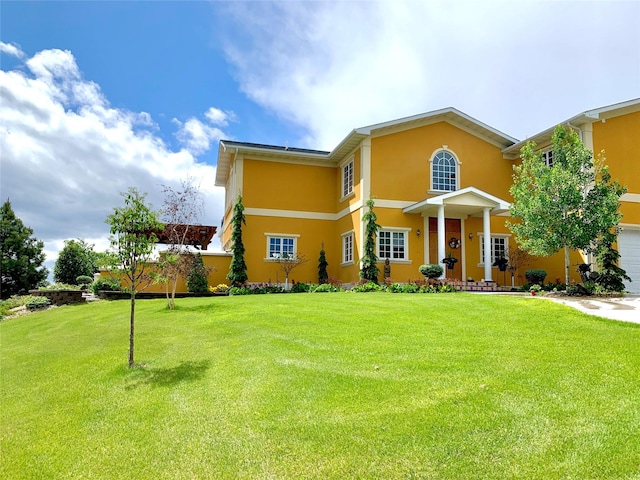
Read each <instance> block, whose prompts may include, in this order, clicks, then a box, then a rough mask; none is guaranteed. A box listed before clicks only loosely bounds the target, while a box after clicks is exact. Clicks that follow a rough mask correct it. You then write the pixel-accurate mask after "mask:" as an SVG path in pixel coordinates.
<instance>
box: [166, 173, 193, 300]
mask: <svg viewBox="0 0 640 480" xmlns="http://www.w3.org/2000/svg"><path fill="white" fill-rule="evenodd" d="M162 192H163V193H164V204H163V209H162V220H163V221H164V222H165V223H166V227H165V230H164V233H165V234H167V237H168V243H167V250H166V251H165V252H163V253H162V255H161V256H160V259H159V262H158V266H159V268H160V271H161V272H162V274H161V277H162V281H163V282H164V283H165V291H166V294H167V307H168V308H169V309H170V310H173V309H174V307H175V297H176V288H177V286H178V280H179V279H180V278H184V277H186V276H187V275H189V271H190V269H191V266H192V261H193V259H192V258H191V256H190V255H188V253H189V247H188V245H185V243H186V240H187V238H188V234H189V229H192V228H196V227H195V224H196V222H198V220H199V218H200V216H201V215H202V212H203V210H204V200H203V196H202V193H201V192H200V189H199V188H198V187H197V186H196V185H195V184H194V179H193V178H187V179H186V180H183V181H182V184H181V188H180V189H179V190H174V189H173V188H171V187H168V186H166V185H163V189H162Z"/></svg>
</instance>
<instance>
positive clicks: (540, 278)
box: [524, 268, 547, 285]
mask: <svg viewBox="0 0 640 480" xmlns="http://www.w3.org/2000/svg"><path fill="white" fill-rule="evenodd" d="M524 276H525V278H526V279H527V281H528V282H529V283H537V284H538V285H542V283H543V282H544V279H545V278H546V277H547V271H546V270H542V269H536V268H532V269H530V270H527V271H525V272H524Z"/></svg>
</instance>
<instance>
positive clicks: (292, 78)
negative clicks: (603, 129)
mask: <svg viewBox="0 0 640 480" xmlns="http://www.w3.org/2000/svg"><path fill="white" fill-rule="evenodd" d="M638 32H640V2H639V1H637V0H634V1H563V2H562V1H551V0H549V1H533V2H527V1H519V2H518V1H509V2H507V1H496V2H492V1H483V2H472V1H467V2H457V1H442V2H440V1H409V2H405V1H402V0H397V1H378V2H363V1H352V2H310V1H304V2H303V1H297V2H293V1H289V2H268V1H261V2H204V1H190V2H163V1H157V2H135V1H126V2H125V1H122V2H119V1H109V2H57V1H49V2H28V1H6V0H3V1H2V2H1V3H0V42H1V43H0V47H1V48H0V67H1V68H0V102H1V103H0V148H1V150H0V154H1V161H2V163H1V171H0V173H1V179H0V190H1V191H0V194H1V196H2V199H6V198H10V199H11V202H12V205H13V208H14V210H15V211H16V213H17V215H18V216H19V217H20V218H21V219H22V220H23V221H24V222H25V224H27V225H28V226H30V227H31V228H33V230H34V234H35V236H36V237H37V238H39V239H41V240H44V241H45V250H46V253H47V258H48V265H49V266H52V265H53V261H54V260H55V258H56V256H57V253H58V251H59V250H60V248H61V247H62V245H63V240H65V239H71V238H83V239H86V240H88V241H90V242H92V243H95V244H96V248H97V249H104V248H105V247H106V238H107V236H108V227H107V225H106V224H105V223H104V219H105V217H106V215H107V214H109V213H110V212H111V211H112V209H113V207H114V206H117V205H119V204H120V203H121V197H120V196H119V193H120V192H122V191H125V190H126V189H127V188H128V187H129V186H135V187H137V188H139V189H140V190H142V191H145V192H148V193H149V199H150V201H151V202H152V203H153V204H154V206H155V207H157V208H159V207H161V206H162V196H161V185H168V186H172V187H173V186H175V187H177V185H178V184H179V182H180V180H181V179H184V178H186V177H187V176H192V177H195V178H197V179H198V181H199V182H200V186H201V189H202V191H203V193H204V195H205V201H206V210H205V215H204V217H203V218H202V219H201V222H202V223H205V224H213V225H219V224H220V218H221V217H222V215H223V211H222V209H223V203H224V201H223V196H224V192H223V191H222V189H220V188H217V187H214V186H213V178H214V176H215V163H216V157H217V145H218V141H219V140H220V139H221V138H230V139H235V140H240V141H248V142H257V143H270V144H277V145H284V144H285V143H288V144H289V145H291V146H297V147H307V148H314V149H326V150H331V149H332V148H334V147H335V146H336V145H337V144H338V143H339V142H340V141H341V140H342V139H343V138H344V137H345V136H346V135H347V134H348V133H349V132H350V131H351V130H352V129H353V128H357V127H361V126H365V125H370V124H374V123H379V122H384V121H388V120H392V119H396V118H400V117H403V116H408V115H414V114H418V113H424V112H428V111H431V110H437V109H440V108H444V107H449V106H453V107H456V108H458V109H459V110H462V111H463V112H465V113H467V114H468V115H471V116H472V117H475V118H476V119H478V120H480V121H482V122H484V123H487V124H488V125H490V126H492V127H494V128H496V129H498V130H501V131H503V132H504V133H506V134H508V135H511V136H512V137H515V138H518V139H524V138H526V137H527V136H530V135H534V134H535V133H537V132H539V131H541V130H544V129H546V128H549V127H551V126H553V125H555V124H557V123H558V122H561V121H563V120H565V119H567V118H570V117H571V116H573V115H575V114H578V113H580V112H582V111H584V110H588V109H591V108H597V107H601V106H605V105H609V104H612V103H617V102H622V101H625V100H630V99H632V98H637V97H640V33H638ZM218 245H219V244H218ZM215 247H216V245H214V248H215Z"/></svg>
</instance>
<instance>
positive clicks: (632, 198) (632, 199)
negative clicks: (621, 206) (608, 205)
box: [620, 193, 640, 203]
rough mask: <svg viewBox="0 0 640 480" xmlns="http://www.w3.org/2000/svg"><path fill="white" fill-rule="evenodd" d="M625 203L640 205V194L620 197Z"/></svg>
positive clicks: (627, 194)
mask: <svg viewBox="0 0 640 480" xmlns="http://www.w3.org/2000/svg"><path fill="white" fill-rule="evenodd" d="M620 200H621V201H623V202H629V203H640V193H625V194H624V195H622V196H621V197H620Z"/></svg>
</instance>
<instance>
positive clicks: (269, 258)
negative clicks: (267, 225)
mask: <svg viewBox="0 0 640 480" xmlns="http://www.w3.org/2000/svg"><path fill="white" fill-rule="evenodd" d="M264 236H265V237H266V238H267V242H266V243H267V250H266V254H265V257H264V261H265V262H274V261H276V260H278V259H277V258H275V257H272V256H270V248H269V247H270V246H271V245H270V244H271V239H272V238H279V239H281V240H282V239H285V238H291V239H293V255H297V254H298V238H300V235H299V234H295V233H293V234H292V233H266V232H265V234H264ZM281 246H282V245H281Z"/></svg>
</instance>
